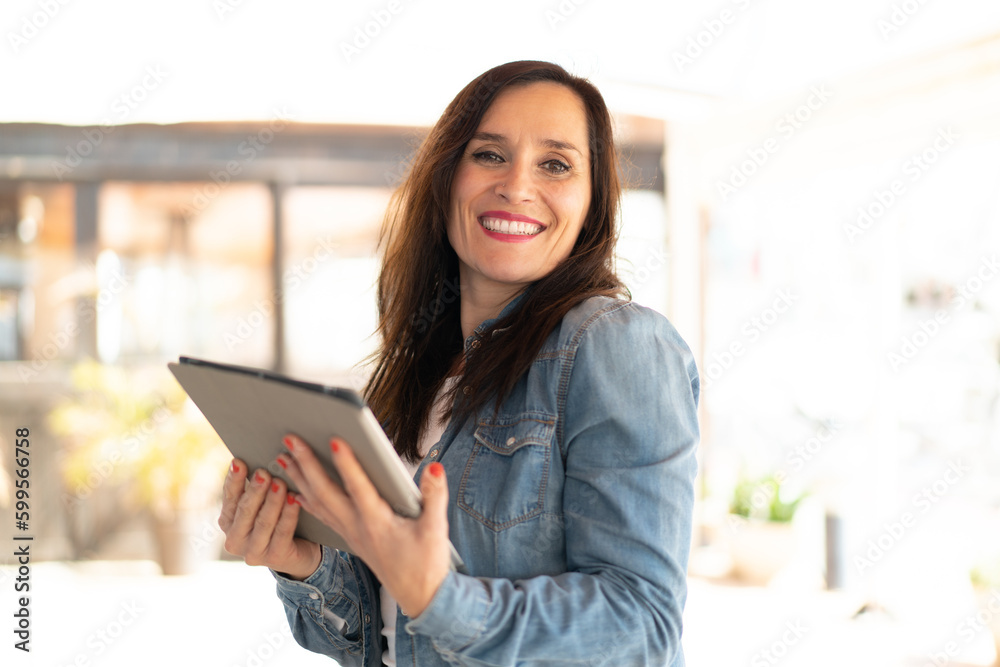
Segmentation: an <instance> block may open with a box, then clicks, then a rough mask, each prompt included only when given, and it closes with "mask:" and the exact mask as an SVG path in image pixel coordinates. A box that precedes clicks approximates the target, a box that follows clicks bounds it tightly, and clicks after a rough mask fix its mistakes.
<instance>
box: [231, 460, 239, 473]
mask: <svg viewBox="0 0 1000 667" xmlns="http://www.w3.org/2000/svg"><path fill="white" fill-rule="evenodd" d="M239 471H240V464H239V463H237V462H236V461H233V472H239Z"/></svg>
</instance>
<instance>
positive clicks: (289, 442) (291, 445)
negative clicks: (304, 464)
mask: <svg viewBox="0 0 1000 667" xmlns="http://www.w3.org/2000/svg"><path fill="white" fill-rule="evenodd" d="M282 442H283V443H285V447H288V449H295V444H294V443H293V442H292V438H291V436H287V435H286V436H285V439H284V440H282Z"/></svg>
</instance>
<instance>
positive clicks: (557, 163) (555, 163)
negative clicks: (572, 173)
mask: <svg viewBox="0 0 1000 667" xmlns="http://www.w3.org/2000/svg"><path fill="white" fill-rule="evenodd" d="M542 166H544V167H545V168H546V169H548V170H549V171H550V172H552V173H553V174H564V173H566V172H567V171H569V165H568V164H566V163H565V162H563V161H562V160H548V161H547V162H543V163H542Z"/></svg>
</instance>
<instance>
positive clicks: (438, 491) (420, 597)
mask: <svg viewBox="0 0 1000 667" xmlns="http://www.w3.org/2000/svg"><path fill="white" fill-rule="evenodd" d="M285 446H286V447H288V451H289V454H282V455H280V456H279V457H278V463H279V464H281V466H282V467H284V468H285V469H287V470H288V475H289V477H290V478H291V480H292V481H293V482H295V485H296V486H298V488H299V491H300V495H298V496H296V497H297V498H299V500H300V501H301V503H302V507H303V509H305V510H306V511H307V512H309V513H310V514H312V515H313V516H315V517H316V518H318V519H319V520H320V521H322V522H323V523H325V524H326V525H328V526H329V527H330V528H332V529H333V530H335V531H336V532H337V533H338V534H340V535H341V537H343V538H344V539H345V540H346V541H347V544H348V545H349V546H350V547H351V551H352V552H353V553H355V554H356V555H357V556H359V557H360V558H361V559H362V560H363V561H364V562H365V563H366V564H367V565H368V567H369V568H371V570H372V572H373V573H374V574H375V576H376V577H378V579H379V581H380V582H382V585H383V586H385V587H386V590H388V591H389V593H390V594H391V595H392V596H393V597H394V598H395V599H396V602H397V603H398V604H399V607H400V609H402V610H403V613H404V614H406V615H407V616H410V617H416V616H419V615H420V614H421V612H423V610H424V609H425V608H426V607H427V605H428V604H430V601H431V599H432V598H433V597H434V594H435V593H436V592H437V589H438V587H439V586H440V585H441V582H442V581H444V579H445V577H446V576H447V575H448V569H449V566H450V562H451V549H450V546H449V545H450V543H449V541H448V486H447V484H446V483H445V477H444V468H442V467H441V464H440V463H432V464H431V465H430V466H429V467H428V469H427V473H428V474H426V475H424V476H423V478H422V479H421V481H420V487H421V488H420V490H421V492H422V493H423V497H424V502H423V511H422V512H421V514H420V517H419V518H417V519H407V518H404V517H401V516H399V515H398V514H396V513H395V512H394V511H393V510H392V508H391V507H389V504H388V503H386V502H385V500H383V499H382V497H381V496H380V495H379V493H378V491H377V490H376V489H375V487H374V486H373V485H372V483H371V480H369V479H368V475H367V474H365V472H364V470H362V468H361V466H360V464H359V463H358V460H357V459H356V458H355V457H354V452H352V451H351V449H350V447H348V446H347V443H345V442H344V441H343V440H339V439H334V440H332V441H331V442H330V450H331V453H332V456H333V463H334V465H335V466H336V468H337V473H338V474H339V475H340V478H341V479H342V480H343V482H344V488H343V489H342V488H341V487H340V486H338V485H337V484H335V483H334V482H333V481H332V480H331V479H330V478H329V476H328V475H327V474H326V472H325V471H324V470H323V467H322V466H321V465H320V463H319V461H318V460H317V459H316V456H315V454H314V453H313V451H312V450H311V449H310V448H309V446H308V445H307V444H306V443H305V442H304V441H302V440H301V439H300V438H298V437H296V436H294V435H292V436H288V437H287V438H285Z"/></svg>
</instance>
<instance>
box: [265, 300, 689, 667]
mask: <svg viewBox="0 0 1000 667" xmlns="http://www.w3.org/2000/svg"><path fill="white" fill-rule="evenodd" d="M516 306H517V300H516V301H515V302H512V303H511V304H509V305H508V307H507V309H505V311H504V313H501V316H502V315H503V314H506V312H507V311H508V309H510V308H513V307H516ZM492 323H493V321H492V320H490V321H487V322H484V323H483V324H481V325H480V326H479V327H478V328H477V329H476V331H475V332H474V333H473V334H472V335H471V336H470V337H469V339H468V340H466V342H465V345H466V350H467V351H468V350H469V349H470V348H471V347H476V346H478V345H485V344H488V342H487V341H485V340H482V333H483V331H484V330H485V329H486V328H487V327H488V326H490V325H491V324H492ZM477 341H479V342H477ZM698 395H699V379H698V372H697V369H696V367H695V362H694V358H693V357H692V355H691V352H690V350H689V349H688V346H687V345H686V344H685V343H684V341H683V340H682V339H681V337H680V335H679V334H678V333H677V331H676V330H675V329H674V327H673V326H672V325H671V324H670V323H669V322H668V321H667V319H666V318H664V317H663V316H662V315H660V314H658V313H656V312H655V311H652V310H649V309H647V308H644V307H642V306H639V305H637V304H634V303H630V302H625V301H619V300H615V299H609V298H604V297H594V298H591V299H588V300H587V301H585V302H583V303H582V304H580V305H578V306H577V307H576V308H574V309H573V310H572V311H570V312H569V313H568V314H567V315H566V317H565V318H564V319H563V321H562V323H561V325H560V326H559V327H558V328H557V329H556V331H554V332H553V333H552V334H551V335H550V336H549V338H548V339H547V341H546V343H545V344H544V346H543V347H542V349H541V351H540V353H539V354H538V357H537V358H536V359H535V361H534V362H533V363H532V365H531V367H530V369H529V370H528V372H527V373H526V374H525V375H524V376H523V377H522V378H521V379H520V380H519V381H518V383H517V384H516V386H515V388H514V390H513V392H512V393H511V395H510V396H509V397H508V398H507V399H506V400H505V401H504V403H503V405H502V407H501V410H500V412H499V414H498V415H497V416H496V418H494V416H493V411H492V406H490V409H489V410H487V411H485V412H484V413H483V414H480V415H479V416H478V417H470V418H469V419H467V420H466V421H464V422H461V423H456V421H457V420H452V423H450V424H449V425H448V428H447V429H446V430H445V433H444V435H443V436H442V437H441V440H440V441H439V442H438V443H437V444H436V445H434V446H433V447H431V450H430V451H429V452H428V454H427V457H426V458H425V459H424V460H423V461H422V462H421V464H420V467H419V468H418V470H417V473H416V478H417V479H419V478H420V475H421V474H423V471H424V470H425V469H426V467H427V465H428V464H430V463H431V462H433V461H440V462H441V463H442V465H444V468H445V470H446V472H447V480H448V492H449V506H448V520H449V528H450V534H451V540H452V542H453V543H454V545H455V547H456V548H457V550H458V552H459V554H460V555H461V556H462V558H463V559H464V560H465V564H466V567H467V568H468V570H469V572H470V574H468V575H465V574H458V573H456V572H450V573H449V575H448V576H447V578H446V579H445V580H444V582H443V583H442V584H441V586H440V588H439V589H438V591H437V593H436V594H435V596H434V598H433V599H432V600H431V603H430V604H429V605H428V607H427V608H426V609H425V610H424V611H423V612H422V613H421V614H420V616H418V617H417V618H412V619H411V618H407V617H405V616H403V615H402V614H399V615H398V616H397V623H396V628H397V630H396V633H397V634H396V660H397V664H399V665H418V666H420V667H424V666H429V665H445V664H455V665H476V666H485V665H512V666H513V665H550V664H562V663H573V664H577V665H614V666H615V667H625V666H627V665H635V666H643V667H646V666H656V667H662V666H664V665H671V666H682V665H684V656H683V653H682V650H681V616H682V613H683V610H684V601H685V597H686V592H687V587H686V570H687V558H688V551H689V546H690V536H691V514H692V507H693V502H694V499H693V495H694V493H693V481H694V477H695V472H696V462H695V448H696V446H697V442H698V436H699V430H698V421H697V404H698ZM401 557H405V556H401ZM275 578H276V579H277V580H278V584H277V590H278V596H279V597H280V599H281V600H282V602H283V603H284V605H285V611H286V614H287V617H288V621H289V624H290V625H291V629H292V633H293V635H294V636H295V638H296V640H297V641H298V642H299V643H300V644H301V645H302V646H304V647H306V648H307V649H309V650H311V651H315V652H317V653H323V654H326V655H329V656H331V657H333V658H335V659H336V660H337V661H339V662H340V663H341V664H342V665H361V666H364V667H381V665H382V662H381V639H382V637H381V634H380V632H381V625H382V624H381V614H380V610H379V592H378V586H379V584H378V581H377V580H376V579H375V577H374V576H373V575H372V573H371V571H370V570H369V569H368V568H367V567H366V566H365V565H364V563H363V562H362V561H361V560H360V559H359V558H356V557H354V556H352V555H350V554H346V553H343V552H338V551H335V550H333V549H330V548H329V547H324V548H323V559H322V562H321V564H320V566H319V568H318V569H317V571H316V572H315V573H313V574H312V575H311V576H310V577H308V578H307V579H305V580H304V581H293V580H291V579H288V578H286V577H284V576H282V575H280V574H279V573H275Z"/></svg>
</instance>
